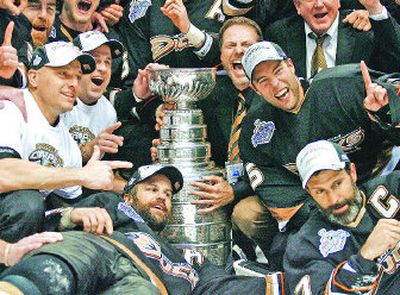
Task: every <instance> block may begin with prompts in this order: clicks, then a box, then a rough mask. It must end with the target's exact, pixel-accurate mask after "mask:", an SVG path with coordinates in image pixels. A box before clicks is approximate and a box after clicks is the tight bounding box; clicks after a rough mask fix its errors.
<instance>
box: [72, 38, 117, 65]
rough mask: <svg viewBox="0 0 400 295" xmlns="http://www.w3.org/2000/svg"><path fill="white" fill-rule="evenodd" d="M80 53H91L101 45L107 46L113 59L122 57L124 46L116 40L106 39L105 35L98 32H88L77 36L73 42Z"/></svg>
mask: <svg viewBox="0 0 400 295" xmlns="http://www.w3.org/2000/svg"><path fill="white" fill-rule="evenodd" d="M73 43H74V44H75V45H76V46H78V47H79V48H80V49H81V50H82V51H84V52H88V51H92V50H94V49H96V48H98V47H100V46H101V45H104V44H105V45H108V46H109V47H110V49H111V56H112V57H113V58H116V57H119V56H121V55H122V52H123V50H124V46H123V45H122V43H121V42H119V41H118V40H116V39H108V38H107V36H106V35H104V34H103V33H102V32H99V31H89V32H84V33H81V34H79V35H78V36H77V37H76V38H75V39H74V41H73Z"/></svg>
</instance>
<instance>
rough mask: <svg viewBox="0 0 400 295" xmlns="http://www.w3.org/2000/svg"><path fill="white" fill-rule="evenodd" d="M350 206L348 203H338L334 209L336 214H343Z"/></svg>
mask: <svg viewBox="0 0 400 295" xmlns="http://www.w3.org/2000/svg"><path fill="white" fill-rule="evenodd" d="M348 208H349V205H348V204H347V203H346V204H338V205H336V206H333V208H332V211H333V214H334V215H340V214H343V213H344V212H346V211H347V209H348Z"/></svg>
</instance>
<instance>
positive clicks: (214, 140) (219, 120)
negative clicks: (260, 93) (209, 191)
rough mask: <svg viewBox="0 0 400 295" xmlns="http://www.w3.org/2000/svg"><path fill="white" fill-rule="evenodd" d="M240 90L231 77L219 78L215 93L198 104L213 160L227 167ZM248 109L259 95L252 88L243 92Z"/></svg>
mask: <svg viewBox="0 0 400 295" xmlns="http://www.w3.org/2000/svg"><path fill="white" fill-rule="evenodd" d="M238 94H239V90H237V89H236V88H235V86H234V85H233V84H232V80H231V78H229V76H217V85H216V87H215V88H214V90H213V92H212V93H211V94H210V95H209V96H208V97H207V98H206V99H204V100H202V101H200V102H199V103H198V106H199V107H200V109H201V110H202V111H203V115H204V121H205V122H206V124H207V141H209V142H210V143H211V155H212V156H211V157H212V160H214V161H215V163H216V164H217V165H218V166H220V167H225V161H226V160H227V158H228V153H227V152H228V144H229V140H230V133H231V128H232V123H233V120H234V117H235V114H236V110H237V104H238ZM242 94H243V96H244V97H245V99H246V104H248V108H249V107H250V104H251V103H252V101H253V100H254V99H255V97H257V94H256V93H255V92H254V91H253V90H252V89H250V88H247V89H245V90H244V91H242Z"/></svg>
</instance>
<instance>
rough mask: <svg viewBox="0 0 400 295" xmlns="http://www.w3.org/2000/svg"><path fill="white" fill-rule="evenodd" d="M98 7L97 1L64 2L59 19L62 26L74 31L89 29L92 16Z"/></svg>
mask: <svg viewBox="0 0 400 295" xmlns="http://www.w3.org/2000/svg"><path fill="white" fill-rule="evenodd" d="M98 6H99V0H65V1H64V4H63V7H62V11H61V15H60V19H61V21H62V22H63V24H64V25H66V26H67V27H69V28H71V29H74V30H76V31H81V32H84V31H87V30H90V29H91V25H92V21H91V20H92V16H93V13H94V12H95V11H96V9H97V7H98Z"/></svg>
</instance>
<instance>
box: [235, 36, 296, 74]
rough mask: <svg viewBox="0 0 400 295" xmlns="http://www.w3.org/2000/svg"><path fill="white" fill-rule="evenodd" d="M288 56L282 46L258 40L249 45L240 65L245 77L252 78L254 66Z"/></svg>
mask: <svg viewBox="0 0 400 295" xmlns="http://www.w3.org/2000/svg"><path fill="white" fill-rule="evenodd" d="M287 58H288V57H287V56H286V53H285V52H284V51H283V50H282V48H281V47H280V46H279V45H278V44H275V43H273V42H269V41H260V42H257V43H254V44H253V45H251V46H250V47H249V48H248V49H247V50H246V52H245V54H244V56H243V58H242V65H243V68H244V72H245V73H246V76H247V78H249V80H250V81H252V79H253V72H254V69H255V68H256V66H258V65H259V64H260V63H262V62H264V61H277V60H285V59H287Z"/></svg>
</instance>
